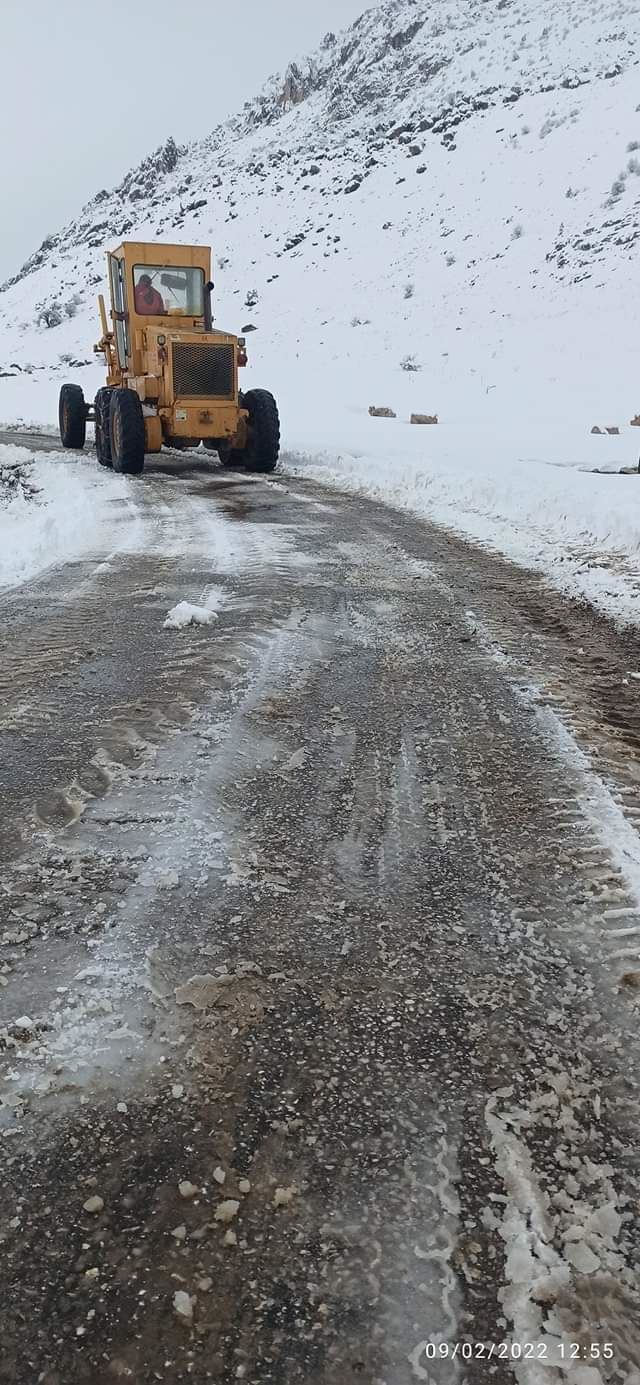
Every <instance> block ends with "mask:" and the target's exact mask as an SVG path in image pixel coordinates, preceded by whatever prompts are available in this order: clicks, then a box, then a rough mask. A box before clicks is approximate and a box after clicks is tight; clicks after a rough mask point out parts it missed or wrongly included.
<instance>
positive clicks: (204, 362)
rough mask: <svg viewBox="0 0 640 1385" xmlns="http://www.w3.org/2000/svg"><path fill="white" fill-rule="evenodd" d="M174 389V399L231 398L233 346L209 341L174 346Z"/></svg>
mask: <svg viewBox="0 0 640 1385" xmlns="http://www.w3.org/2000/svg"><path fill="white" fill-rule="evenodd" d="M173 388H174V392H175V394H176V396H177V397H180V398H182V397H183V396H185V395H188V396H191V397H193V396H195V397H197V398H198V399H204V398H209V397H212V396H213V397H214V398H218V399H232V398H233V393H234V391H233V347H232V346H212V345H211V343H210V342H185V341H175V342H174V343H173Z"/></svg>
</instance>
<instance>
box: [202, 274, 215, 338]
mask: <svg viewBox="0 0 640 1385" xmlns="http://www.w3.org/2000/svg"><path fill="white" fill-rule="evenodd" d="M212 293H213V283H212V281H211V280H209V283H208V284H205V286H204V330H205V332H210V331H211V328H212V326H213V313H212V311H211V294H212Z"/></svg>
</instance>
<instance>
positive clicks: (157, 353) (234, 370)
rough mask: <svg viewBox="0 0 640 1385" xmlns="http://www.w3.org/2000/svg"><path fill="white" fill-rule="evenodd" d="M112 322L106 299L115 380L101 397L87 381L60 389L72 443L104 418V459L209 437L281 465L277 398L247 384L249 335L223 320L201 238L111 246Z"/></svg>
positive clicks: (117, 465)
mask: <svg viewBox="0 0 640 1385" xmlns="http://www.w3.org/2000/svg"><path fill="white" fill-rule="evenodd" d="M107 261H108V280H109V291H110V298H111V313H110V316H111V324H112V325H111V326H109V323H108V321H107V314H106V309H105V303H104V297H103V296H102V294H101V295H100V297H99V299H98V304H99V308H100V318H101V322H102V337H101V339H100V341H99V342H98V344H97V346H95V347H94V351H97V352H101V353H102V354H103V355H104V358H105V361H106V365H107V383H106V385H105V386H104V387H103V388H102V389H99V390H98V393H97V395H96V398H95V401H94V403H93V405H91V404H89V403H88V402H86V401H85V398H84V394H83V391H82V389H81V387H80V385H70V384H67V385H63V386H62V389H61V391H60V409H59V423H60V438H61V440H62V446H63V447H69V448H82V447H84V443H85V437H86V426H87V421H91V422H93V424H94V427H95V444H96V453H97V457H98V461H99V462H100V463H101V465H102V466H112V467H113V469H114V471H120V472H127V473H129V474H136V473H139V472H141V471H142V469H143V466H144V458H145V453H147V452H159V451H160V449H161V447H162V445H163V443H164V444H165V445H166V446H168V447H178V448H185V447H192V446H197V444H198V443H199V442H201V441H202V442H204V444H205V446H206V447H208V448H209V449H211V450H213V451H216V452H217V453H218V455H219V457H220V460H221V461H222V463H223V465H224V466H241V467H246V468H248V469H249V470H251V471H262V472H265V471H273V469H274V467H275V465H276V463H277V460H278V454H279V450H280V421H279V418H278V409H277V405H276V401H275V399H274V398H273V395H272V394H269V393H268V391H267V390H259V389H252V390H248V391H247V392H246V393H245V394H243V393H242V392H241V391H240V390H239V389H238V370H239V368H240V367H242V366H245V365H246V364H247V352H246V343H245V340H244V338H243V337H236V336H233V335H232V334H230V333H229V332H220V331H218V330H217V329H216V328H214V326H213V320H212V307H211V294H212V291H213V284H212V282H211V251H210V250H209V249H208V248H207V247H205V246H199V245H158V244H157V243H155V242H154V243H153V244H145V243H143V242H141V241H123V243H122V245H119V246H118V248H117V250H113V251H111V252H110V253H109V254H108V256H107Z"/></svg>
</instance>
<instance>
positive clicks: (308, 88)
mask: <svg viewBox="0 0 640 1385" xmlns="http://www.w3.org/2000/svg"><path fill="white" fill-rule="evenodd" d="M639 49H640V18H639V16H638V9H637V5H636V4H635V0H600V3H598V0H592V3H588V0H566V3H565V4H563V5H562V6H558V5H557V4H555V3H551V0H435V2H434V0H391V3H387V4H385V5H382V6H380V7H378V8H375V9H372V10H369V11H367V13H366V14H364V15H363V16H362V17H361V18H360V19H359V20H358V21H357V22H356V23H355V24H354V25H353V26H352V27H351V28H350V29H348V30H347V31H345V32H344V33H343V34H342V35H340V36H338V37H336V36H334V35H327V37H326V39H325V40H324V43H323V44H322V46H321V48H320V49H319V51H318V52H317V53H316V54H314V55H313V56H312V57H311V58H309V59H305V60H304V61H299V62H297V63H294V64H292V65H291V66H290V67H289V68H288V70H287V71H286V73H285V74H284V75H283V76H280V77H277V78H274V79H272V81H271V82H269V83H268V85H267V87H266V88H265V90H264V91H263V93H262V94H261V95H260V96H259V97H257V98H256V100H254V101H253V102H251V103H249V104H248V105H247V106H245V108H244V110H243V111H242V112H241V113H240V114H239V115H237V116H236V117H235V118H234V119H232V120H230V121H229V122H228V123H227V124H226V125H225V126H223V127H220V128H219V129H217V130H215V131H214V132H213V134H211V135H210V136H208V137H207V138H206V139H204V140H202V141H201V142H200V143H197V144H194V145H191V146H190V147H188V148H184V149H180V148H177V147H176V146H175V144H173V142H171V141H170V142H169V143H168V144H167V145H166V146H165V147H164V148H163V149H160V150H158V151H157V152H156V154H154V155H152V156H151V157H150V158H149V159H147V160H146V161H145V162H144V163H143V164H142V165H141V167H140V168H138V169H136V170H133V171H132V172H131V173H130V174H128V175H127V177H126V178H125V179H124V180H123V182H122V183H121V185H120V186H119V187H118V188H116V189H115V190H113V191H111V192H109V191H104V190H103V191H99V192H98V194H97V196H96V197H95V198H94V199H93V201H92V202H91V203H89V204H88V205H87V206H86V207H85V208H83V210H82V212H81V213H80V215H79V216H78V218H77V219H76V220H75V221H74V222H73V223H72V224H71V225H70V226H68V227H66V228H65V229H64V230H63V231H62V232H60V233H59V234H57V235H52V236H51V237H50V238H49V239H48V240H47V241H45V243H44V245H43V246H42V247H41V248H40V250H38V251H37V252H36V253H35V254H34V255H32V256H31V257H30V259H28V260H27V262H26V264H25V265H24V268H23V269H22V270H21V272H20V273H19V274H18V275H17V276H16V277H15V279H14V280H12V281H11V282H10V283H9V284H7V285H5V286H4V288H3V289H2V291H0V375H1V377H2V378H0V418H1V419H3V420H5V421H11V420H15V419H22V420H26V421H38V422H40V423H45V424H49V423H53V422H54V421H55V415H56V402H57V394H58V390H59V386H60V384H61V383H62V382H63V381H64V380H66V379H75V380H77V381H79V382H80V383H82V384H83V386H84V388H85V393H86V394H87V395H90V394H92V393H93V391H94V389H95V387H96V386H97V385H98V383H100V380H101V369H100V367H99V366H96V364H95V361H94V359H93V358H92V353H91V347H92V343H93V342H94V341H95V340H96V339H97V337H98V335H99V330H98V323H97V313H96V307H95V296H96V294H97V293H98V292H99V291H100V289H101V288H102V289H104V287H105V279H104V250H105V248H106V247H108V246H110V245H113V244H116V243H117V242H118V240H119V239H121V238H122V237H126V236H127V235H130V236H131V237H134V236H135V238H138V239H149V240H153V239H155V238H156V237H157V238H159V239H167V240H183V241H185V242H191V241H194V242H199V241H203V242H210V243H211V244H212V245H213V247H214V254H215V263H216V266H217V267H216V272H215V279H216V301H217V307H216V315H217V321H218V323H219V324H220V325H221V326H224V327H227V328H229V329H230V330H235V331H240V330H241V329H242V330H245V331H246V332H247V334H248V333H249V331H250V329H251V328H255V329H257V330H256V331H255V333H252V334H251V335H250V336H249V337H248V340H249V350H250V365H249V368H248V370H247V372H246V384H247V385H249V384H250V383H251V384H262V385H264V386H266V387H270V388H273V389H274V392H275V393H276V394H277V395H278V398H279V401H280V405H281V410H282V414H283V423H284V437H285V446H286V449H287V451H286V455H285V465H287V466H294V467H295V466H299V467H305V468H311V470H312V473H313V474H315V475H323V476H335V477H337V478H339V479H340V480H341V481H342V482H343V483H344V484H347V485H349V486H353V487H354V488H356V489H357V488H365V489H368V490H369V491H370V492H371V491H373V493H380V494H392V495H393V497H394V498H395V499H396V500H398V501H400V503H405V504H409V505H410V506H412V507H413V508H417V509H419V510H424V511H425V512H426V513H429V514H431V515H433V516H434V517H435V518H437V519H438V520H440V521H442V522H444V523H447V524H450V525H452V526H453V527H456V528H458V529H460V530H461V531H462V532H465V533H467V534H469V535H471V536H472V537H474V538H476V539H478V540H480V541H483V542H488V543H491V544H493V545H495V546H497V547H499V548H500V549H502V550H503V551H505V552H507V553H509V554H510V555H511V556H512V557H514V558H516V559H517V560H519V561H523V562H526V563H531V564H534V565H542V566H543V567H544V568H545V569H546V570H550V571H551V572H552V573H553V574H554V575H555V576H556V577H557V578H558V580H561V581H562V582H563V584H565V585H568V587H569V588H570V589H571V590H575V589H578V590H581V591H583V592H585V593H586V594H588V595H589V597H590V598H591V599H593V600H595V601H596V602H600V603H601V604H603V605H604V606H606V607H607V609H609V610H612V611H614V612H615V613H618V614H625V613H626V614H627V615H628V614H629V612H630V610H631V607H632V603H633V599H634V597H635V594H636V574H637V555H638V544H639V538H640V485H639V484H638V482H637V481H635V480H634V479H633V478H630V477H621V476H615V477H612V476H606V475H605V476H594V475H591V474H589V475H586V474H584V475H583V474H582V472H583V471H584V472H590V471H591V470H592V469H593V468H594V467H603V468H605V469H606V468H609V469H615V468H617V467H619V466H621V465H623V464H624V465H632V464H634V463H635V462H637V460H638V454H639V453H640V428H630V427H629V422H630V419H631V418H632V417H633V416H634V415H636V414H637V413H638V412H640V341H639V339H638V328H637V322H638V311H637V309H638V288H637V260H638V254H639V253H640V105H639V102H640V81H639V72H638V57H639ZM371 404H376V405H386V406H389V407H391V408H393V409H394V410H395V412H396V413H397V419H396V420H384V419H380V420H378V419H370V418H369V416H368V407H369V405H371ZM414 410H415V411H418V412H423V413H428V414H437V415H438V417H439V420H440V422H439V425H438V427H437V428H435V427H430V428H421V427H415V426H414V427H412V426H410V425H409V423H408V419H409V416H410V413H411V412H412V411H414ZM594 425H597V426H599V427H601V428H603V429H604V428H606V426H614V425H617V426H618V427H619V428H620V435H619V436H613V437H612V436H609V435H608V434H606V433H604V432H603V433H602V434H600V435H592V433H591V428H592V426H594ZM603 552H604V553H605V554H606V555H607V564H606V569H605V570H604V575H603V569H602V560H603ZM559 557H561V558H562V559H563V561H562V564H561V566H559V565H558V563H557V561H556V560H557V559H558V558H559ZM594 561H597V564H598V566H597V568H594V566H593V562H594ZM559 573H561V576H560V577H559V576H558V574H559Z"/></svg>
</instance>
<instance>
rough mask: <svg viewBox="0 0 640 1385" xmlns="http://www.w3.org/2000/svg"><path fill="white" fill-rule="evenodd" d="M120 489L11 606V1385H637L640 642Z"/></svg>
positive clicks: (463, 553)
mask: <svg viewBox="0 0 640 1385" xmlns="http://www.w3.org/2000/svg"><path fill="white" fill-rule="evenodd" d="M20 441H21V444H22V445H25V443H26V445H27V446H35V445H37V444H38V440H37V439H30V440H29V439H25V438H24V437H23V438H21V440H20ZM41 442H42V446H44V447H46V446H47V445H50V444H47V442H46V440H41ZM92 465H94V463H93V462H92V461H91V460H90V459H89V457H88V456H87V466H92ZM126 491H127V494H126V497H125V499H124V500H122V502H121V505H122V507H124V508H123V513H122V514H119V516H118V517H117V529H118V541H117V544H116V545H115V546H114V545H113V544H112V545H111V546H110V545H109V535H108V534H107V535H105V537H104V544H103V547H102V548H96V550H95V551H93V552H91V553H90V554H89V555H88V556H87V555H85V556H83V557H82V558H81V559H80V558H79V559H76V560H74V561H69V562H67V563H66V565H63V566H60V567H57V568H53V569H50V570H48V571H47V572H46V573H45V574H41V575H40V576H39V577H37V578H34V579H33V580H32V581H31V582H30V583H28V584H24V585H22V586H20V587H18V588H16V589H15V590H14V591H13V592H9V593H8V594H6V595H5V597H4V599H3V602H2V614H1V618H0V621H1V639H2V661H1V665H0V721H1V725H2V746H3V749H2V761H1V768H0V776H1V779H0V794H1V799H2V805H3V807H2V820H1V825H0V848H1V852H2V874H1V879H0V885H1V888H2V920H1V930H2V931H1V935H0V944H1V950H0V982H1V987H0V1007H1V1010H2V1014H1V1017H0V1026H1V1029H0V1034H1V1041H2V1042H1V1045H0V1047H1V1050H2V1074H1V1076H2V1083H1V1101H2V1106H1V1110H0V1120H1V1124H0V1135H1V1137H2V1138H1V1140H0V1157H1V1158H2V1164H3V1169H2V1186H3V1208H2V1221H1V1224H0V1239H1V1241H2V1252H1V1259H2V1278H3V1294H2V1297H1V1298H0V1381H1V1382H3V1383H4V1382H7V1383H8V1382H11V1383H12V1385H13V1383H14V1382H19V1385H36V1382H38V1383H39V1385H75V1382H83V1383H84V1382H86V1383H87V1385H89V1382H91V1385H109V1382H112V1381H114V1380H130V1381H132V1382H134V1385H147V1382H149V1385H150V1383H151V1382H155V1381H166V1382H171V1383H172V1385H173V1383H174V1382H187V1381H189V1382H197V1385H201V1383H202V1385H204V1382H208V1381H220V1382H225V1385H231V1382H235V1381H237V1380H243V1381H246V1382H251V1383H252V1385H258V1383H259V1385H266V1382H274V1385H275V1383H276V1382H277V1383H278V1385H293V1382H310V1383H311V1382H313V1383H314V1385H316V1383H317V1385H320V1383H322V1385H350V1383H351V1382H354V1383H355V1382H358V1385H363V1383H364V1385H411V1383H412V1382H413V1381H427V1382H434V1383H435V1385H440V1382H450V1381H451V1382H454V1381H455V1382H458V1381H459V1382H484V1381H496V1382H499V1383H500V1382H512V1381H514V1380H515V1381H517V1382H520V1383H521V1385H539V1383H540V1385H543V1383H544V1385H546V1383H547V1382H550V1385H556V1382H564V1381H567V1382H569V1385H598V1382H602V1381H606V1382H614V1383H616V1382H619V1383H620V1385H621V1382H634V1381H635V1382H637V1381H638V1380H640V1374H639V1372H640V1312H639V1308H640V1305H639V1302H638V1263H639V1258H640V1257H639V1245H638V1206H639V1204H638V1196H639V1184H638V1073H639V1044H638V1037H637V1031H638V1008H637V1007H638V997H639V996H640V838H639V836H638V831H637V827H638V823H639V822H640V792H639V786H640V755H639V749H640V709H639V706H638V695H639V686H640V649H639V641H638V637H637V636H635V635H633V634H632V633H629V632H627V633H626V634H621V633H616V631H615V630H614V629H613V628H612V627H610V626H609V625H607V624H606V622H605V621H603V620H599V619H598V618H597V617H596V616H595V615H594V613H593V611H589V610H588V608H586V607H580V606H578V605H577V604H571V603H569V602H566V601H564V600H563V598H562V597H561V596H560V595H559V594H558V593H556V592H552V591H550V590H548V589H547V588H546V587H545V586H544V584H543V582H542V580H541V579H539V578H538V577H535V576H532V575H531V574H528V573H526V572H524V571H522V570H518V569H513V568H510V567H509V566H508V564H506V563H503V562H501V561H500V560H499V559H497V558H495V557H491V556H489V555H487V554H483V553H482V552H479V551H477V550H471V549H469V548H468V547H466V546H465V544H464V543H463V542H462V541H460V540H457V539H455V538H452V537H449V536H447V535H446V534H444V533H443V532H442V531H438V530H436V529H433V528H431V527H429V525H427V524H426V523H422V522H420V521H419V520H417V519H412V518H410V517H408V516H407V515H401V514H397V513H393V512H391V511H390V510H387V509H385V508H384V507H383V506H382V505H376V504H375V503H373V502H369V501H366V500H363V499H358V498H354V497H345V496H340V495H338V494H336V493H334V492H331V491H328V490H326V489H321V488H320V487H317V486H315V485H314V484H312V483H309V482H304V481H301V480H291V479H290V478H288V477H287V476H286V475H284V476H278V477H276V478H274V479H273V480H261V479H257V478H254V477H246V476H242V475H241V474H239V473H227V472H222V471H219V470H216V469H215V468H214V467H213V466H212V465H211V464H210V462H209V461H208V460H207V459H206V458H203V457H202V456H201V455H200V454H198V455H195V454H191V455H186V454H185V455H184V456H183V457H181V458H177V457H164V456H163V457H161V458H160V459H156V460H155V461H152V462H150V463H149V466H148V470H147V472H146V474H145V476H144V478H143V479H142V480H140V481H134V480H132V481H131V482H127V483H126ZM118 503H120V502H118ZM116 508H117V507H116ZM123 515H124V518H123ZM115 523H116V518H114V524H115ZM123 525H124V528H123ZM176 612H178V614H177V615H176V614H175V613H176ZM193 612H196V613H198V614H195V615H194V614H193ZM171 613H174V614H173V616H171ZM170 617H171V618H170ZM167 622H168V624H167ZM434 1354H435V1356H436V1359H435V1360H433V1359H432V1358H433V1356H434Z"/></svg>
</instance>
